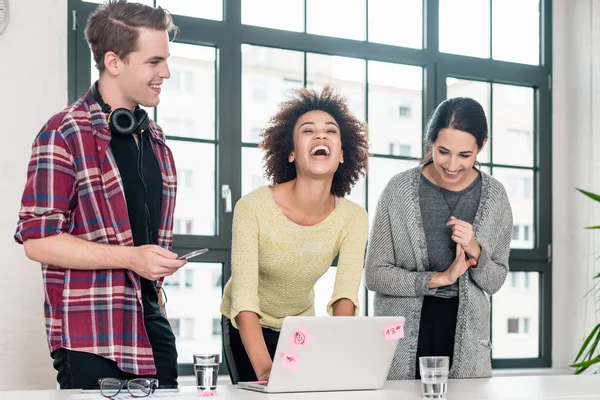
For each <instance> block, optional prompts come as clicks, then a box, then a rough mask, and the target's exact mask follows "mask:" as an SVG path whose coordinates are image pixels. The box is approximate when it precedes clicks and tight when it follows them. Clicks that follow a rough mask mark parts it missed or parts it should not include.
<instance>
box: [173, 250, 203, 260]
mask: <svg viewBox="0 0 600 400" xmlns="http://www.w3.org/2000/svg"><path fill="white" fill-rule="evenodd" d="M207 251H208V249H198V250H194V251H192V252H191V253H187V254H184V255H182V256H179V257H178V258H177V259H178V260H184V259H185V260H189V259H190V258H194V257H196V256H199V255H200V254H204V253H206V252H207Z"/></svg>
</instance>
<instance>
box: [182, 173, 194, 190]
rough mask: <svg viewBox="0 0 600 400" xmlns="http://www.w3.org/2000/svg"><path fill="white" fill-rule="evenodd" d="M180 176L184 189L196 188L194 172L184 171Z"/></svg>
mask: <svg viewBox="0 0 600 400" xmlns="http://www.w3.org/2000/svg"><path fill="white" fill-rule="evenodd" d="M179 174H180V175H181V181H180V182H181V184H182V186H183V187H185V188H191V187H193V186H194V170H191V169H184V170H183V171H180V172H179Z"/></svg>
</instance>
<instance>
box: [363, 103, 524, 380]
mask: <svg viewBox="0 0 600 400" xmlns="http://www.w3.org/2000/svg"><path fill="white" fill-rule="evenodd" d="M487 136H488V132H487V121H486V117H485V113H484V111H483V109H482V107H481V105H480V104H479V103H477V102H476V101H475V100H473V99H470V98H454V99H448V100H446V101H444V102H443V103H441V104H440V105H439V106H438V107H437V109H436V110H435V112H434V114H433V115H432V117H431V119H430V121H429V124H428V128H427V145H428V149H427V153H426V156H425V158H424V162H423V164H422V165H421V166H419V167H416V168H413V169H410V170H408V171H405V172H402V173H400V174H398V175H396V176H395V177H393V178H392V179H391V180H390V182H389V183H388V184H387V186H386V188H385V189H384V191H383V193H382V194H381V197H380V198H379V203H378V205H377V210H376V214H375V219H374V222H373V227H372V231H371V238H370V240H369V247H368V253H367V263H366V285H367V287H368V288H369V289H370V290H372V291H374V292H375V315H398V316H403V317H405V318H406V321H405V326H404V333H405V334H404V339H402V340H400V341H399V343H398V347H397V349H396V355H395V357H394V361H393V363H392V367H391V369H390V372H389V377H388V378H389V379H414V378H417V379H419V377H420V375H419V365H418V362H419V359H418V357H420V356H433V355H435V356H448V357H450V362H451V368H450V377H453V378H475V377H489V376H491V372H492V368H491V343H490V302H489V296H490V295H492V294H494V293H496V292H497V291H498V290H500V288H501V287H502V285H503V284H504V281H505V279H506V275H507V273H508V256H509V251H510V241H511V236H512V224H513V223H512V211H511V207H510V203H509V201H508V197H507V195H506V191H505V189H504V187H503V186H502V184H501V183H500V182H498V181H497V180H496V179H494V178H493V177H492V176H490V175H488V174H486V173H484V172H481V171H479V170H478V169H477V168H475V164H476V157H477V154H478V153H479V152H480V151H481V150H482V149H483V147H484V145H485V143H486V141H487Z"/></svg>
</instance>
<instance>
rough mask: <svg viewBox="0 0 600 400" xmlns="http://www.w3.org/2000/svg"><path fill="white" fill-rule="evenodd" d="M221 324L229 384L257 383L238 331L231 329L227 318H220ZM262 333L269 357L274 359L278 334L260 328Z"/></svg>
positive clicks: (231, 326)
mask: <svg viewBox="0 0 600 400" xmlns="http://www.w3.org/2000/svg"><path fill="white" fill-rule="evenodd" d="M221 323H222V325H223V347H224V349H225V362H226V363H227V369H228V370H229V377H230V378H231V383H232V384H234V385H237V383H238V382H253V381H257V380H258V378H257V377H256V373H255V372H254V368H252V363H251V362H250V358H248V354H247V353H246V349H245V348H244V343H242V338H241V337H240V331H238V330H237V329H235V328H234V327H233V325H232V324H231V321H230V320H229V318H227V317H222V319H221ZM262 333H263V337H264V338H265V343H266V345H267V350H268V351H269V355H270V356H271V359H273V358H274V357H275V350H276V349H277V341H278V340H279V332H277V331H274V330H272V329H267V328H262Z"/></svg>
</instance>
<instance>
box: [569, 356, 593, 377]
mask: <svg viewBox="0 0 600 400" xmlns="http://www.w3.org/2000/svg"><path fill="white" fill-rule="evenodd" d="M598 362H600V356H596V357H595V358H593V359H591V360H587V361H583V362H580V363H577V364H572V365H571V367H574V368H577V370H576V371H575V374H580V373H582V372H583V371H585V370H586V369H588V368H589V367H590V366H592V365H594V364H596V363H598Z"/></svg>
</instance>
